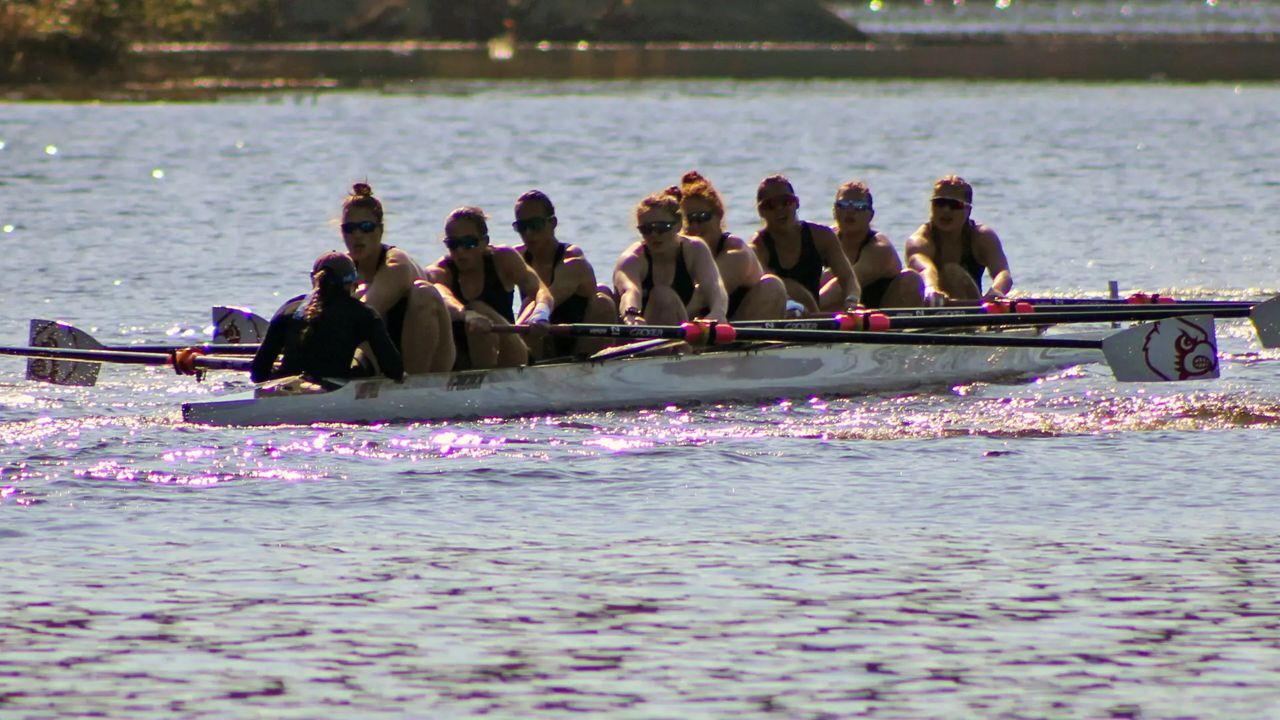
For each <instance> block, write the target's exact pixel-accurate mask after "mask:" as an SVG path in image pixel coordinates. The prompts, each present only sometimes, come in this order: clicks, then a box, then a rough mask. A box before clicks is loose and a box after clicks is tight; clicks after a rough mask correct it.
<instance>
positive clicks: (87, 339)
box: [27, 320, 258, 355]
mask: <svg viewBox="0 0 1280 720" xmlns="http://www.w3.org/2000/svg"><path fill="white" fill-rule="evenodd" d="M27 342H28V343H29V344H30V345H31V346H33V347H52V348H73V349H80V350H120V351H124V352H173V351H174V350H182V349H184V348H193V349H196V350H199V351H200V352H202V353H204V354H206V355H211V354H218V355H253V354H254V353H256V352H257V351H258V345H257V344H256V343H255V344H252V345H246V344H236V343H226V342H223V343H198V344H194V345H193V344H191V343H186V344H182V343H141V344H137V345H104V344H103V343H101V342H99V341H98V340H97V338H95V337H93V336H92V335H90V334H89V333H87V332H85V331H84V330H81V329H80V328H78V327H75V326H74V325H68V324H67V323H64V322H58V321H57V320H32V321H31V328H30V330H29V331H28V333H27Z"/></svg>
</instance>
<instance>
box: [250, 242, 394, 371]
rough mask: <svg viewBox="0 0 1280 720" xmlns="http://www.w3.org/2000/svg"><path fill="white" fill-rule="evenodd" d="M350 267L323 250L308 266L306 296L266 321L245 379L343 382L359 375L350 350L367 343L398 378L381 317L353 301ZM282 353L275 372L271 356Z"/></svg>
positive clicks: (353, 273) (345, 259)
mask: <svg viewBox="0 0 1280 720" xmlns="http://www.w3.org/2000/svg"><path fill="white" fill-rule="evenodd" d="M356 280H357V275H356V266H355V263H353V262H352V261H351V258H349V257H347V256H346V255H343V254H342V253H339V252H327V253H325V254H323V255H321V256H320V257H319V258H317V259H316V261H315V264H314V265H312V268H311V286H312V289H311V293H310V294H309V295H307V296H305V297H304V298H302V299H299V300H297V301H295V302H292V303H288V304H286V305H285V306H284V307H282V308H281V309H280V310H279V311H278V312H277V313H276V315H275V317H273V318H271V324H270V325H268V326H267V334H266V337H264V338H263V340H262V344H261V345H260V346H259V347H258V352H257V353H256V354H255V355H254V356H253V366H252V369H251V370H250V375H249V377H250V378H252V379H253V381H254V382H262V381H264V380H267V379H270V378H272V377H284V376H289V375H302V376H304V377H306V378H307V379H311V380H317V381H323V379H325V378H345V377H353V376H355V375H359V374H363V373H361V372H359V370H358V368H355V367H353V364H352V360H353V359H354V358H355V354H356V348H357V347H359V346H360V345H361V344H362V343H366V342H367V343H369V345H370V346H371V347H372V349H373V354H374V357H375V358H376V359H377V361H378V367H380V368H381V369H382V371H383V373H385V374H386V375H387V376H388V377H390V378H393V379H395V380H396V381H397V382H399V381H403V379H404V365H403V364H402V362H401V360H400V352H399V351H398V350H396V346H395V344H394V343H392V341H391V336H390V335H389V334H388V333H387V326H386V323H384V322H383V321H382V316H380V315H379V314H378V312H377V311H376V310H374V309H373V308H372V307H370V306H369V305H366V304H365V303H362V302H360V301H359V300H357V299H355V297H354V296H353V292H354V290H355V284H356ZM281 352H283V353H284V359H283V360H282V361H281V363H280V368H279V370H274V371H273V368H274V366H275V362H276V358H278V357H279V356H280V353H281Z"/></svg>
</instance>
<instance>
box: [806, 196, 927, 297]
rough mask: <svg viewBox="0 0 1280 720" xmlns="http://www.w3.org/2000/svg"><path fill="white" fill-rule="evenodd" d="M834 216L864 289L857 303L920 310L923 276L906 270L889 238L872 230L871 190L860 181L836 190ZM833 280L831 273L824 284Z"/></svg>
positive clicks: (845, 251)
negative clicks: (918, 308)
mask: <svg viewBox="0 0 1280 720" xmlns="http://www.w3.org/2000/svg"><path fill="white" fill-rule="evenodd" d="M831 214H832V217H834V218H835V221H836V226H835V228H834V229H835V231H836V236H837V237H839V238H840V247H841V249H843V250H844V254H845V256H846V257H848V258H849V263H850V264H852V265H853V273H854V275H856V276H857V278H858V286H859V287H861V288H862V295H861V296H860V297H859V299H858V303H859V304H860V305H862V306H863V307H868V308H886V307H890V308H900V307H920V306H921V305H922V304H923V300H924V281H923V280H922V279H921V277H920V274H919V273H918V272H916V271H915V270H910V269H904V268H903V267H902V259H901V258H900V257H898V251H897V250H896V249H894V247H893V243H892V242H891V241H890V240H889V236H887V235H885V234H884V233H883V232H880V231H879V230H876V229H875V228H873V227H871V220H872V219H873V218H874V217H875V216H876V210H875V206H874V199H873V198H872V196H871V188H869V187H867V184H866V183H864V182H861V181H858V180H850V181H849V182H846V183H844V184H843V185H841V186H840V188H839V189H838V190H836V199H835V204H834V205H833V206H832V208H831ZM830 279H831V275H830V274H829V273H828V274H827V275H826V276H825V277H824V280H823V281H824V282H827V281H830Z"/></svg>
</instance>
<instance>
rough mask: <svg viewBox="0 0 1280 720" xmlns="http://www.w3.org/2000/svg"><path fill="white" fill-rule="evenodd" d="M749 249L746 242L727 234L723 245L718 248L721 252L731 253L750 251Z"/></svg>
mask: <svg viewBox="0 0 1280 720" xmlns="http://www.w3.org/2000/svg"><path fill="white" fill-rule="evenodd" d="M750 249H751V246H750V245H748V244H747V241H746V240H743V239H742V238H740V237H738V236H737V235H734V234H733V233H729V234H728V235H726V236H725V238H724V244H722V245H721V246H720V251H721V252H733V251H739V252H740V251H743V250H750Z"/></svg>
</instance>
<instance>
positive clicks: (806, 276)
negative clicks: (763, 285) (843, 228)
mask: <svg viewBox="0 0 1280 720" xmlns="http://www.w3.org/2000/svg"><path fill="white" fill-rule="evenodd" d="M761 240H763V241H764V247H765V249H766V250H768V251H769V263H768V265H769V266H768V267H767V268H765V269H766V270H767V271H769V272H772V273H773V274H774V275H777V276H778V277H780V278H783V279H786V278H790V279H792V280H795V281H796V282H798V283H800V284H801V285H802V286H804V288H805V289H807V290H808V291H809V292H811V293H813V296H814V297H815V298H816V297H818V295H819V294H821V292H822V285H821V283H822V255H820V254H819V253H818V247H817V246H816V245H814V244H813V232H812V231H811V230H810V229H809V223H808V222H804V221H802V222H801V223H800V258H799V259H798V260H796V264H795V265H792V266H791V267H789V268H784V267H782V266H781V265H780V264H779V263H778V249H777V248H776V247H775V246H774V243H773V236H772V235H770V234H769V233H768V232H767V231H766V232H765V233H764V234H763V235H762V236H761Z"/></svg>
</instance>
